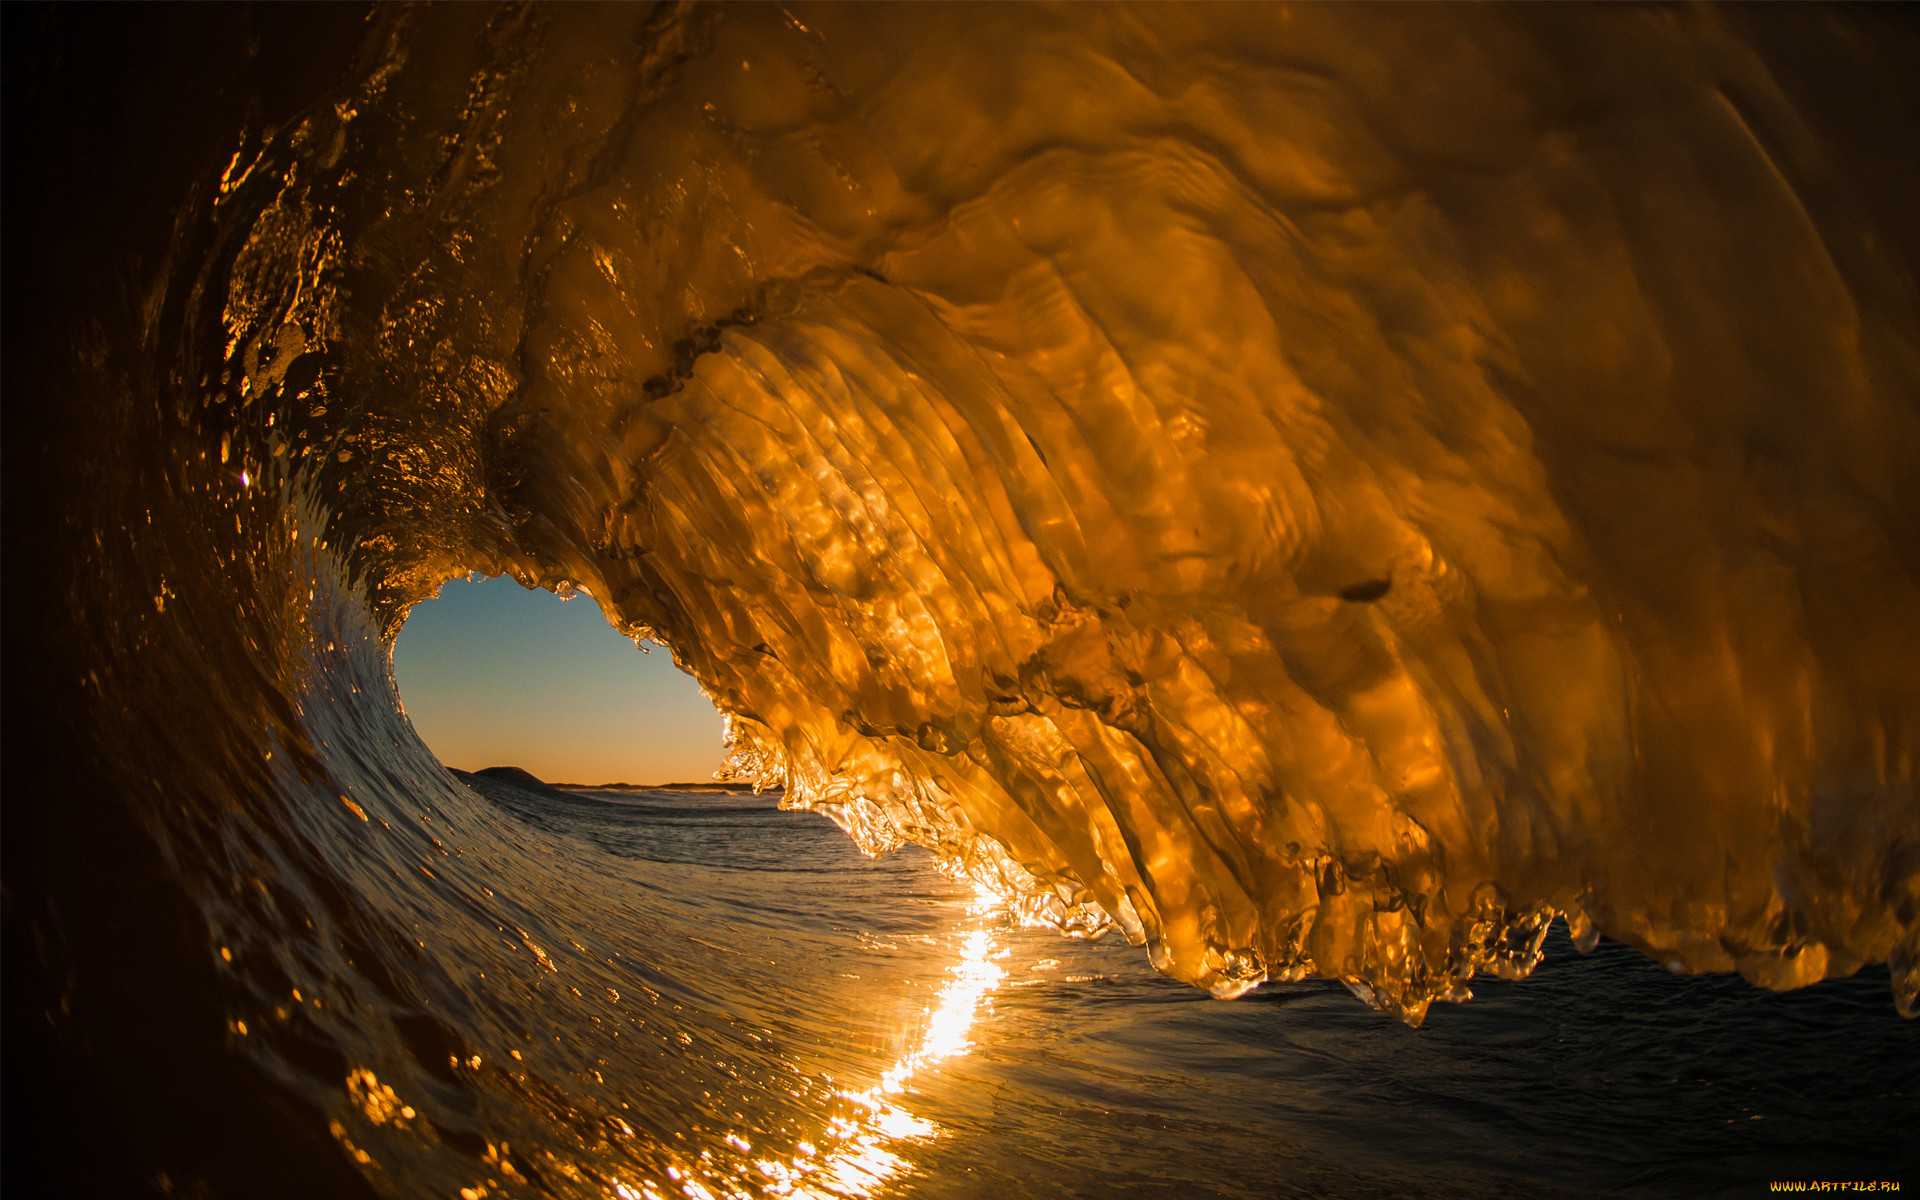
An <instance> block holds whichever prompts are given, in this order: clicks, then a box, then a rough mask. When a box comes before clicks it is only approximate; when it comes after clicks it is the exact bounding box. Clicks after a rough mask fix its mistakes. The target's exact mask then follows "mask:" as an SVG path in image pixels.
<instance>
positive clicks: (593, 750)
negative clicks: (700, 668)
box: [393, 576, 725, 783]
mask: <svg viewBox="0 0 1920 1200" xmlns="http://www.w3.org/2000/svg"><path fill="white" fill-rule="evenodd" d="M393 675H394V680H395V682H396V683H398V685H399V687H400V701H401V703H402V704H403V705H405V707H406V710H407V716H408V717H409V718H410V719H411V720H412V721H413V727H414V729H415V730H417V731H418V732H419V734H420V736H421V738H423V739H424V740H425V741H426V743H427V745H428V747H430V748H431V749H432V750H433V752H434V754H435V755H436V756H438V757H439V759H440V761H441V762H443V763H445V764H446V765H448V766H450V767H458V768H459V769H461V770H463V771H475V770H479V769H480V768H482V767H497V766H514V767H522V768H525V769H526V770H528V771H531V772H533V773H534V774H535V775H537V776H539V777H540V778H542V779H544V780H547V781H548V782H549V783H613V782H625V783H693V782H702V781H706V780H709V779H711V778H712V777H713V772H714V770H715V768H717V767H719V765H720V763H721V760H722V759H723V758H724V757H725V753H724V751H723V750H722V748H721V743H720V736H721V730H720V714H719V713H718V712H716V711H715V710H714V707H713V704H712V702H711V701H709V700H708V699H707V698H706V696H705V694H703V693H702V692H701V691H700V685H699V684H697V683H695V682H694V681H693V679H692V677H691V676H689V675H687V674H685V673H684V672H682V671H681V670H680V669H679V668H678V667H676V666H674V665H673V656H672V655H671V654H669V653H668V652H667V650H666V648H665V647H660V646H655V647H653V652H652V653H650V654H643V653H641V652H640V651H639V650H638V649H637V648H636V647H635V646H634V644H633V643H632V642H631V641H629V640H628V639H627V638H625V637H624V636H622V635H621V634H619V633H617V632H615V631H614V630H613V628H612V627H611V626H609V625H608V624H607V622H606V618H605V617H603V616H601V615H600V609H599V607H598V606H597V605H596V604H595V603H594V601H593V599H592V598H591V597H589V596H577V597H575V598H574V599H572V600H566V601H563V600H561V599H560V598H559V597H558V596H556V595H554V594H553V593H552V592H547V591H529V590H528V589H526V588H523V587H521V586H520V585H519V584H517V583H515V582H514V581H513V580H512V579H509V578H506V577H504V576H502V577H500V578H497V579H488V580H484V581H480V582H472V583H469V582H467V581H465V580H458V579H456V580H454V581H453V582H451V583H449V584H447V585H446V587H444V588H442V589H441V591H440V595H439V596H438V597H437V598H435V599H432V600H427V601H424V602H422V603H420V604H417V605H415V606H414V608H413V612H412V613H411V614H409V616H408V617H407V623H406V625H405V626H404V627H402V629H401V630H400V638H399V640H398V641H397V642H396V643H395V644H394V649H393Z"/></svg>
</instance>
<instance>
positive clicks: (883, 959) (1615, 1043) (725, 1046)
mask: <svg viewBox="0 0 1920 1200" xmlns="http://www.w3.org/2000/svg"><path fill="white" fill-rule="evenodd" d="M469 783H470V785H471V787H472V791H471V792H468V793H466V794H465V795H463V796H461V798H460V802H459V804H458V805H457V806H456V805H455V804H453V803H449V804H447V805H446V806H445V807H444V808H442V809H440V810H439V811H436V812H435V813H433V814H431V815H430V816H426V817H425V818H424V819H423V817H422V815H416V816H415V818H414V820H415V823H417V824H419V825H420V826H421V828H423V829H424V828H427V827H429V826H431V827H432V828H435V829H438V830H439V831H440V836H441V837H442V838H443V845H444V846H446V847H447V848H448V849H450V850H454V851H457V853H458V857H459V858H460V859H461V860H466V859H483V860H489V861H491V860H495V859H498V858H500V857H503V856H507V855H512V856H514V864H513V871H512V872H511V877H512V878H513V879H514V880H515V885H514V886H515V894H513V895H496V896H492V897H486V896H482V897H479V898H466V899H464V900H463V899H461V898H459V897H458V896H457V893H455V892H454V890H453V888H454V885H453V884H452V883H451V880H450V879H449V881H448V882H447V883H446V884H445V885H444V886H445V888H446V891H445V892H439V891H436V892H435V893H434V895H435V897H436V901H437V903H438V904H439V905H440V906H441V907H442V911H440V912H439V913H437V914H423V915H426V916H429V917H430V919H427V920H423V921H422V922H421V923H420V925H419V929H420V931H421V937H420V939H419V940H420V942H421V943H422V945H419V946H417V947H416V948H415V949H416V951H417V953H418V954H420V955H424V956H427V957H428V958H430V959H433V960H435V961H436V962H438V963H440V964H441V969H442V970H444V972H445V975H444V976H439V977H440V978H444V979H445V980H446V981H447V983H448V984H451V983H453V982H454V981H456V980H467V981H470V984H469V986H470V987H471V989H472V991H471V992H468V991H465V990H462V991H451V990H449V991H446V992H443V993H440V994H435V993H436V991H437V989H426V988H424V984H423V993H422V999H423V1001H425V1002H426V1003H425V1004H424V1005H423V1011H425V1012H435V1013H443V1014H445V1019H446V1020H448V1021H449V1022H450V1023H451V1024H450V1027H451V1028H453V1029H455V1033H454V1038H455V1039H457V1041H458V1046H457V1048H453V1049H451V1052H450V1056H451V1057H454V1058H460V1057H461V1056H466V1058H467V1061H468V1062H471V1061H473V1059H474V1058H475V1057H477V1059H478V1062H479V1064H480V1065H479V1066H478V1067H477V1068H476V1067H472V1066H466V1065H462V1066H458V1067H442V1066H441V1064H440V1063H439V1062H438V1061H437V1058H436V1057H435V1056H437V1055H438V1053H439V1052H440V1051H441V1050H443V1049H448V1048H449V1047H452V1046H453V1040H454V1039H449V1038H448V1037H447V1036H446V1033H445V1031H444V1030H442V1029H440V1027H438V1026H434V1027H433V1028H435V1029H436V1031H437V1032H436V1033H435V1034H433V1035H431V1037H429V1036H427V1035H423V1039H422V1043H426V1042H430V1043H431V1044H430V1045H425V1046H424V1049H423V1044H415V1045H413V1046H412V1047H411V1048H410V1049H409V1048H408V1047H406V1046H393V1047H391V1048H389V1049H390V1052H389V1055H388V1056H387V1057H385V1058H384V1059H382V1060H380V1061H369V1062H366V1063H355V1064H354V1068H355V1070H356V1071H365V1072H366V1074H365V1075H364V1076H357V1077H358V1078H363V1079H364V1080H365V1083H364V1084H363V1085H362V1087H361V1090H360V1091H359V1092H357V1093H356V1095H359V1096H361V1097H363V1098H364V1102H363V1103H362V1104H361V1105H360V1106H358V1107H357V1108H355V1109H349V1110H343V1111H342V1112H341V1113H340V1116H339V1118H338V1120H339V1121H340V1122H341V1125H342V1127H343V1129H344V1130H345V1131H346V1132H345V1134H344V1140H346V1141H347V1142H349V1143H350V1144H352V1145H353V1146H355V1147H356V1148H362V1149H364V1150H365V1151H366V1152H367V1153H368V1154H369V1155H370V1156H371V1157H372V1158H373V1159H374V1161H375V1162H377V1163H378V1168H377V1170H378V1171H379V1172H380V1173H382V1174H386V1175H389V1176H390V1177H391V1178H393V1179H395V1180H396V1181H405V1182H404V1186H403V1190H406V1191H413V1190H416V1189H417V1190H418V1191H419V1192H420V1194H427V1193H428V1192H434V1193H438V1194H448V1193H452V1192H455V1191H457V1190H458V1189H459V1188H461V1187H465V1188H469V1189H478V1188H481V1187H484V1188H486V1189H489V1194H527V1195H533V1194H538V1192H539V1190H540V1189H543V1188H545V1189H551V1190H553V1191H554V1192H555V1193H557V1194H562V1195H604V1194H607V1188H608V1187H609V1186H611V1187H612V1188H613V1189H615V1190H616V1191H617V1189H619V1188H621V1187H627V1188H629V1189H631V1190H632V1191H633V1193H634V1194H638V1195H649V1194H665V1193H671V1192H679V1193H683V1194H686V1195H690V1196H699V1195H701V1194H702V1192H701V1190H700V1189H702V1188H704V1189H706V1191H707V1192H709V1193H711V1194H713V1195H741V1196H750V1195H787V1194H793V1195H873V1196H898V1197H910V1196H913V1197H929V1198H932V1197H963V1196H964V1197H974V1196H977V1197H999V1196H1006V1197H1014V1196H1019V1197H1046V1196H1084V1197H1090V1198H1091V1197H1101V1196H1167V1197H1177V1196H1216V1195H1217V1196H1247V1197H1255V1196H1341V1197H1371V1196H1380V1197H1391V1196H1416V1195H1417V1196H1462V1197H1466V1196H1540V1195H1549V1196H1551V1195H1567V1196H1583V1195H1621V1194H1641V1195H1649V1196H1707V1195H1728V1196H1737V1195H1754V1194H1758V1193H1759V1192H1761V1191H1764V1190H1765V1186H1766V1184H1767V1183H1769V1182H1771V1181H1774V1180H1790V1179H1799V1180H1805V1179H1843V1178H1844V1179H1876V1180H1877V1179H1899V1178H1901V1177H1902V1176H1903V1175H1905V1176H1907V1177H1911V1173H1912V1171H1913V1168H1914V1166H1915V1163H1916V1159H1915V1154H1914V1149H1913V1144H1912V1139H1911V1137H1910V1132H1911V1129H1912V1128H1913V1127H1914V1124H1915V1121H1916V1118H1920V1069H1917V1067H1920V1028H1916V1026H1915V1025H1913V1024H1912V1023H1911V1022H1906V1021H1902V1020H1900V1019H1899V1018H1898V1017H1897V1016H1896V1015H1895V1014H1894V1013H1893V1011H1892V1006H1891V1003H1890V1001H1889V1000H1888V997H1887V980H1886V974H1885V971H1884V969H1869V970H1867V971H1864V972H1862V973H1861V974H1860V975H1859V976H1857V977H1855V978H1851V979H1846V980H1835V981H1830V982H1827V983H1823V984H1819V985H1817V986H1814V987H1811V988H1806V989H1802V990H1800V991H1797V992H1792V993H1786V994H1770V993H1766V992H1761V991H1758V990H1755V989H1753V988H1752V987H1751V986H1749V985H1747V984H1746V983H1744V982H1743V981H1741V980H1738V979H1736V978H1727V977H1707V978H1679V977H1674V976H1670V975H1669V974H1667V972H1665V971H1664V970H1662V969H1660V968H1659V967H1658V966H1657V965H1655V964H1653V963H1650V962H1648V961H1647V960H1645V959H1644V958H1643V957H1641V956H1639V955H1637V954H1634V953H1633V952H1631V951H1628V950H1626V949H1625V948H1624V947H1621V946H1618V945H1615V944H1613V943H1611V942H1606V941H1602V942H1601V944H1600V945H1599V947H1598V948H1597V949H1596V950H1595V951H1594V952H1593V953H1591V954H1589V955H1585V956H1582V955H1580V954H1579V953H1578V952H1576V951H1575V949H1574V948H1573V945H1572V943H1571V942H1570V941H1569V940H1568V939H1567V938H1566V936H1565V934H1564V932H1563V931H1560V930H1558V929H1557V930H1556V931H1555V933H1554V935H1553V936H1551V937H1550V938H1549V941H1548V953H1547V957H1546V959H1545V961H1544V962H1543V963H1542V964H1541V965H1540V967H1539V968H1537V969H1536V970H1535V972H1534V973H1533V975H1532V976H1531V977H1529V978H1528V979H1525V980H1522V981H1518V982H1503V981H1499V980H1489V981H1480V982H1478V983H1476V985H1475V992H1476V996H1475V998H1474V1000H1472V1001H1471V1002H1470V1003H1467V1004H1465V1005H1460V1006H1451V1005H1450V1006H1443V1007H1441V1008H1439V1009H1436V1010H1435V1011H1434V1012H1433V1013H1432V1014H1431V1016H1430V1017H1429V1020H1428V1021H1427V1023H1426V1025H1425V1027H1424V1028H1422V1029H1418V1030H1415V1029H1409V1028H1407V1027H1406V1026H1405V1025H1403V1024H1402V1023H1400V1022H1398V1021H1395V1020H1393V1019H1391V1018H1389V1017H1386V1016H1384V1015H1383V1014H1380V1013H1377V1012H1374V1011H1371V1010H1369V1009H1367V1008H1366V1007H1364V1006H1362V1005H1360V1004H1357V1003H1355V1001H1354V998H1353V997H1352V996H1351V995H1349V994H1348V992H1347V990H1346V989H1345V988H1344V987H1342V986H1340V985H1338V984H1334V983H1327V982H1323V981H1302V982H1298V983H1288V984H1268V985H1264V986H1262V987H1260V988H1258V989H1256V990H1254V991H1253V992H1251V993H1249V994H1248V995H1246V996H1244V997H1242V998H1241V999H1239V1000H1234V1001H1218V1000H1214V999H1212V998H1210V997H1208V996H1207V995H1205V994H1204V993H1202V992H1199V991H1197V990H1195V989H1193V988H1191V987H1188V986H1185V985H1183V984H1180V983H1178V982H1176V981H1173V980H1169V979H1167V978H1165V977H1164V976H1161V975H1159V974H1157V973H1156V972H1154V971H1153V970H1152V969H1151V968H1150V967H1149V966H1148V964H1147V963H1146V961H1145V959H1144V956H1143V955H1142V954H1141V953H1140V951H1139V950H1137V949H1135V948H1132V947H1129V946H1127V945H1126V944H1125V943H1124V942H1123V941H1121V940H1120V939H1119V938H1117V937H1108V938H1105V939H1101V940H1086V939H1070V938H1065V937H1062V936H1061V935H1060V934H1059V933H1058V932H1056V931H1055V930H1053V929H1050V928H1031V927H1023V926H1022V925H1021V924H1020V923H1019V922H1018V921H1016V920H1015V919H1013V918H1012V917H1011V916H1010V914H1009V913H1008V912H1007V911H1006V909H1005V907H1004V906H1003V905H1000V904H999V903H997V902H995V901H994V900H992V899H991V898H989V897H983V896H982V895H981V894H980V893H979V892H978V891H977V890H976V889H975V888H974V887H973V886H972V885H971V884H968V883H962V882H956V881H955V880H953V879H952V878H950V877H949V876H948V875H946V874H943V873H942V872H941V871H939V870H938V869H937V868H936V866H935V864H934V863H933V861H932V860H931V858H930V857H929V856H928V855H927V854H925V852H923V851H920V850H918V849H917V848H909V849H906V850H903V851H900V852H897V853H895V854H892V855H888V856H884V857H881V858H878V859H871V858H868V857H866V856H865V855H863V854H861V853H860V852H859V851H858V850H857V849H856V848H855V847H854V846H853V844H852V843H851V842H850V841H849V840H848V839H847V837H846V836H845V834H843V833H842V832H841V831H840V830H839V829H838V828H836V827H835V826H834V825H833V824H832V823H831V822H830V821H827V820H826V819H824V818H822V817H820V816H818V815H815V814H811V813H803V812H782V811H780V810H779V808H778V806H777V797H774V796H750V795H694V794H682V793H672V792H644V791H642V792H554V791H544V790H542V791H535V790H531V789H527V788H522V787H519V786H516V785H514V784H511V783H505V782H501V781H499V780H495V779H489V778H484V777H482V778H479V779H472V780H469ZM500 865H505V864H500ZM480 906H484V907H485V909H486V911H488V912H491V913H493V914H495V915H497V916H499V917H500V918H502V919H499V920H494V919H492V918H490V917H486V916H480V915H479V914H478V913H476V911H475V908H476V907H480ZM496 906H497V907H496ZM516 922H518V923H516ZM412 956H413V955H412V954H411V953H409V952H406V951H402V952H401V953H400V954H397V955H395V956H394V962H393V970H394V972H395V974H396V976H398V975H399V974H400V973H401V972H402V971H405V972H406V973H407V975H408V977H409V978H411V979H413V980H416V981H424V979H426V978H430V977H432V976H426V975H423V973H422V972H420V971H419V970H418V969H417V968H410V967H408V966H407V963H408V960H409V959H410V958H411V957H412ZM616 993H617V996H618V998H617V999H615V995H616ZM432 1037H438V1038H439V1039H440V1040H438V1041H432V1040H431V1038H432ZM376 1078H377V1079H378V1080H379V1082H378V1084H375V1082H374V1080H375V1079H376ZM388 1087H391V1088H392V1095H388V1093H387V1091H386V1090H385V1089H387V1088H388ZM399 1104H405V1105H407V1106H409V1107H411V1108H412V1109H413V1110H414V1112H415V1113H416V1114H417V1115H416V1116H415V1117H414V1118H413V1119H412V1120H411V1121H403V1120H395V1119H394V1117H393V1114H394V1112H395V1111H397V1110H396V1107H395V1106H396V1105H399ZM623 1126H631V1127H632V1128H633V1129H634V1130H635V1132H636V1133H637V1134H640V1135H641V1140H639V1141H636V1140H635V1138H633V1137H631V1136H628V1135H626V1134H625V1132H624V1129H623ZM449 1128H451V1129H458V1130H461V1131H463V1132H466V1134H467V1136H469V1137H472V1138H481V1139H485V1140H486V1141H487V1142H488V1144H489V1145H490V1146H497V1145H503V1144H504V1145H510V1146H511V1153H507V1152H506V1151H505V1150H502V1151H500V1152H499V1154H498V1156H497V1161H498V1162H499V1163H500V1164H501V1166H500V1167H499V1168H498V1169H493V1170H489V1169H487V1168H486V1167H476V1166H475V1165H474V1164H473V1163H472V1162H471V1161H470V1160H465V1159H464V1156H455V1155H449V1154H447V1153H446V1152H445V1150H444V1149H443V1148H442V1143H443V1142H444V1141H445V1140H446V1137H447V1135H446V1134H445V1133H442V1132H436V1131H440V1130H445V1129H449ZM647 1138H651V1139H652V1140H653V1141H654V1143H655V1145H653V1146H648V1145H646V1144H645V1139H647ZM508 1164H511V1165H512V1166H513V1167H514V1168H515V1169H514V1171H512V1172H509V1171H508V1170H507V1169H506V1168H507V1165H508ZM676 1171H677V1172H679V1177H678V1178H675V1176H674V1174H673V1173H674V1172H676ZM789 1189H790V1190H789Z"/></svg>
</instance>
